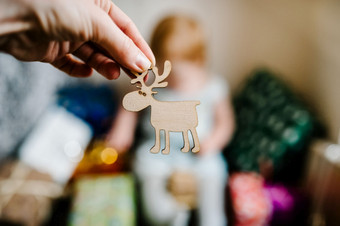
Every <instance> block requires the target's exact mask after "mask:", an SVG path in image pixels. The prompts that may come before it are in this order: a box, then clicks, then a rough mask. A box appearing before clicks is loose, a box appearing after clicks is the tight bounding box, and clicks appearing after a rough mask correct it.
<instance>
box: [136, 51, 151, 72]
mask: <svg viewBox="0 0 340 226" xmlns="http://www.w3.org/2000/svg"><path fill="white" fill-rule="evenodd" d="M136 65H137V67H138V68H139V69H141V71H145V70H147V69H149V68H150V67H151V62H150V60H149V59H148V58H146V57H145V56H144V54H143V53H139V54H138V56H137V59H136Z"/></svg>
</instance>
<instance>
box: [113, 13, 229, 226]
mask: <svg viewBox="0 0 340 226" xmlns="http://www.w3.org/2000/svg"><path fill="white" fill-rule="evenodd" d="M151 48H152V50H153V51H154V54H155V56H156V59H157V61H158V63H159V66H160V65H163V62H164V61H165V60H170V61H171V64H172V70H171V74H170V75H169V77H168V79H167V81H168V82H169V85H168V88H167V89H164V88H163V89H161V90H159V92H158V94H156V95H155V98H156V99H158V100H162V101H180V100H200V102H201V104H200V105H198V106H197V112H198V126H197V133H198V136H199V140H200V144H201V149H200V152H198V154H193V153H190V152H189V153H182V152H181V151H180V149H181V148H182V146H183V137H182V133H170V148H171V150H170V154H169V155H163V154H161V153H159V154H151V153H150V152H149V150H150V149H151V147H153V145H154V142H155V130H154V129H153V127H152V126H151V124H150V112H146V114H145V115H144V116H143V118H142V120H141V129H142V134H143V140H142V142H141V144H140V145H138V146H137V152H136V158H135V162H134V170H135V173H136V175H137V177H138V179H139V180H140V184H141V194H142V199H143V207H144V212H145V214H146V216H147V217H148V219H149V220H150V221H151V222H152V223H154V225H157V226H159V225H179V226H180V225H183V226H184V225H188V220H189V211H188V210H189V208H190V206H191V204H192V203H193V202H192V199H185V198H183V199H181V198H178V197H180V195H178V196H176V191H177V194H178V193H181V191H182V192H183V191H185V190H186V191H192V193H195V192H197V208H198V213H199V214H198V215H199V224H200V225H202V226H206V225H212V226H225V225H227V219H226V216H225V210H224V200H225V198H224V193H225V186H226V182H227V164H226V162H225V160H224V159H223V157H222V154H221V151H222V149H223V147H225V146H226V145H227V144H228V142H229V140H230V139H231V136H232V133H233V131H234V116H233V110H232V106H231V104H230V100H229V93H228V87H227V86H226V84H225V82H224V81H223V80H222V79H221V78H220V77H217V76H212V75H211V74H210V73H209V72H207V71H206V68H205V62H206V40H205V37H204V33H203V30H202V28H201V26H200V25H199V24H198V23H197V22H196V21H195V20H194V19H192V18H190V17H187V16H170V17H167V18H165V19H163V20H162V21H161V22H160V23H159V24H158V26H157V27H156V29H155V31H154V33H153V36H152V41H151ZM162 69H163V68H159V71H160V72H162ZM136 117H137V116H136V114H135V113H131V112H127V111H125V110H123V109H122V110H120V111H119V113H118V116H117V119H116V121H115V123H114V124H113V127H112V129H111V132H110V134H109V136H108V143H109V145H111V146H113V147H114V148H116V149H118V150H128V149H129V147H130V146H131V144H132V142H133V136H134V129H135V126H136V122H137V120H136ZM189 138H190V136H189ZM163 139H164V138H163V137H162V138H161V140H163ZM190 143H191V147H192V145H193V141H192V139H191V140H190ZM163 146H164V144H163ZM177 175H182V176H177ZM188 175H189V177H188ZM190 175H192V176H191V177H192V178H191V179H194V180H191V179H190ZM174 177H177V179H176V178H175V179H174ZM181 178H182V179H181ZM176 181H177V182H176ZM191 181H196V182H195V183H192V182H191ZM173 186H175V188H173ZM176 186H177V187H176ZM190 186H191V188H190ZM169 189H170V190H172V192H170V191H169ZM184 193H185V192H184ZM184 196H185V195H184ZM184 196H183V197H184ZM185 197H189V196H185ZM188 200H191V201H188Z"/></svg>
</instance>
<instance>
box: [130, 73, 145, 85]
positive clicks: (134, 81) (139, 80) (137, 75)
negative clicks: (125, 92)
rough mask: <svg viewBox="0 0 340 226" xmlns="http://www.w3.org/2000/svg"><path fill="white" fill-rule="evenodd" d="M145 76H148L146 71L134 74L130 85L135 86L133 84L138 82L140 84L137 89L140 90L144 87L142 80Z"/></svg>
mask: <svg viewBox="0 0 340 226" xmlns="http://www.w3.org/2000/svg"><path fill="white" fill-rule="evenodd" d="M147 74H148V71H144V72H143V73H142V74H138V73H135V76H136V78H134V79H132V80H131V84H135V83H137V82H139V83H140V84H141V86H138V85H137V88H140V89H141V88H142V87H146V85H145V83H144V78H145V76H146V75H147Z"/></svg>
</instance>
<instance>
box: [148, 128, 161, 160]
mask: <svg viewBox="0 0 340 226" xmlns="http://www.w3.org/2000/svg"><path fill="white" fill-rule="evenodd" d="M155 132H156V140H155V146H153V147H152V148H151V150H150V152H151V153H154V154H157V153H158V152H159V149H160V137H159V133H160V130H159V129H158V128H155Z"/></svg>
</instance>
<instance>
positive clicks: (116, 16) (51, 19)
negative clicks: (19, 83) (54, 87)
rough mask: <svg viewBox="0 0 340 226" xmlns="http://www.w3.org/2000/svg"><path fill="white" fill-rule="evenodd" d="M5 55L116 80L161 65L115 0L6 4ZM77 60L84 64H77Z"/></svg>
mask: <svg viewBox="0 0 340 226" xmlns="http://www.w3.org/2000/svg"><path fill="white" fill-rule="evenodd" d="M0 52H6V53H8V54H11V55H13V56H14V57H16V58H17V59H19V60H23V61H41V62H47V63H50V64H52V65H53V66H55V67H57V68H59V69H60V70H62V71H64V72H66V73H68V74H69V75H71V76H76V77H87V76H90V75H91V74H92V70H93V69H95V70H97V71H98V72H99V73H100V74H102V75H103V76H105V77H106V78H108V79H116V78H117V77H118V76H119V74H120V68H121V67H123V68H126V69H128V70H130V71H134V72H142V71H145V70H147V69H148V68H149V67H150V65H151V64H155V58H154V55H153V53H152V51H151V49H150V48H149V46H148V44H147V43H146V42H145V40H144V39H143V38H142V36H141V34H140V33H139V31H138V30H137V28H136V26H135V25H134V23H133V22H132V21H131V19H130V18H129V17H128V16H127V15H125V14H124V13H123V12H122V11H121V10H120V9H119V8H118V7H117V6H116V5H114V4H113V3H112V2H111V0H48V1H46V0H0ZM75 57H77V58H78V59H80V60H78V59H75Z"/></svg>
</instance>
